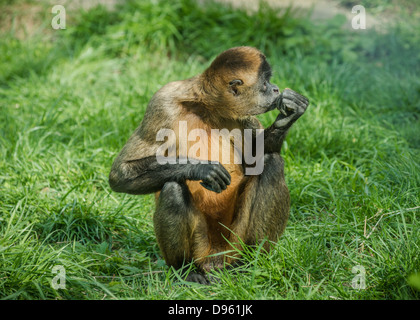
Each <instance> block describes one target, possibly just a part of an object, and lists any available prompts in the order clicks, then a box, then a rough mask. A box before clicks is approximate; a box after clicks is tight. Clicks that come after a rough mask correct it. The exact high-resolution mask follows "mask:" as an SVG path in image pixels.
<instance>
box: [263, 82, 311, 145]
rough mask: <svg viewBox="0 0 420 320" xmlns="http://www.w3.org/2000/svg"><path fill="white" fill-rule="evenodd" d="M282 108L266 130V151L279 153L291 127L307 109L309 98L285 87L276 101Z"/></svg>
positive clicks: (279, 107)
mask: <svg viewBox="0 0 420 320" xmlns="http://www.w3.org/2000/svg"><path fill="white" fill-rule="evenodd" d="M275 103H276V104H277V106H278V109H279V110H280V113H279V115H278V116H277V118H276V120H275V121H274V123H273V124H272V125H271V126H270V127H268V128H267V129H265V130H264V153H274V152H275V153H279V152H280V151H281V147H282V145H283V141H284V139H285V138H286V135H287V132H288V131H289V129H290V127H291V126H292V125H293V123H295V121H296V120H297V119H299V118H300V117H301V116H302V115H303V114H304V113H305V111H306V108H307V107H308V104H309V100H308V99H307V98H306V97H304V96H302V95H300V94H298V93H297V92H295V91H293V90H291V89H285V90H284V91H283V92H282V94H281V95H280V97H279V99H278V101H276V102H275Z"/></svg>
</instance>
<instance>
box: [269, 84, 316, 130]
mask: <svg viewBox="0 0 420 320" xmlns="http://www.w3.org/2000/svg"><path fill="white" fill-rule="evenodd" d="M280 99H281V100H280V104H279V105H278V110H280V114H279V115H278V116H277V119H276V121H275V122H274V125H275V127H277V128H288V127H290V125H291V124H292V123H293V122H295V121H296V120H297V119H298V118H299V117H300V116H301V115H303V114H304V113H305V111H306V108H307V107H308V104H309V100H308V98H306V97H305V96H302V95H301V94H299V93H297V92H295V91H293V90H292V89H289V88H286V89H285V90H284V91H283V92H282V94H281V97H280Z"/></svg>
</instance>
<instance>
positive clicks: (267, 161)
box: [232, 153, 290, 250]
mask: <svg viewBox="0 0 420 320" xmlns="http://www.w3.org/2000/svg"><path fill="white" fill-rule="evenodd" d="M289 210H290V196H289V190H288V188H287V186H286V183H285V180H284V160H283V158H282V157H281V156H280V154H278V153H267V154H265V155H264V170H263V172H262V173H261V174H260V175H255V176H249V178H248V181H247V182H246V185H245V187H244V189H243V191H242V193H241V194H240V197H239V198H238V205H237V213H236V218H235V221H234V223H233V226H232V231H233V232H234V234H236V235H237V236H238V237H240V238H241V239H242V241H243V242H244V243H245V244H247V245H255V244H257V243H258V241H259V240H263V239H267V240H269V241H277V240H278V238H279V237H280V235H281V234H282V233H283V231H284V229H285V227H286V224H287V220H288V218H289ZM269 247H270V244H269V242H266V243H265V244H264V248H265V249H266V250H268V249H269Z"/></svg>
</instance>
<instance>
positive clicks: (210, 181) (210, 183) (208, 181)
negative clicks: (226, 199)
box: [200, 179, 222, 193]
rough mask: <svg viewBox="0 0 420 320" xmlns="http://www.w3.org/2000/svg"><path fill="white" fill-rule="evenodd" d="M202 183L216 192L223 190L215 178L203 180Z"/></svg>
mask: <svg viewBox="0 0 420 320" xmlns="http://www.w3.org/2000/svg"><path fill="white" fill-rule="evenodd" d="M200 184H201V185H202V186H203V187H204V188H206V189H207V190H210V191H213V192H216V193H220V192H222V189H221V188H220V186H219V184H218V183H217V182H216V181H214V180H213V179H206V180H203V182H200Z"/></svg>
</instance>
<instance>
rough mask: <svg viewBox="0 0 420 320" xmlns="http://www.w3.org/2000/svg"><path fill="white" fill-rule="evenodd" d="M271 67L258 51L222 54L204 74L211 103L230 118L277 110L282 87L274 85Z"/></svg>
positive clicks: (244, 49)
mask: <svg viewBox="0 0 420 320" xmlns="http://www.w3.org/2000/svg"><path fill="white" fill-rule="evenodd" d="M271 74H272V72H271V67H270V65H269V64H268V62H267V60H266V58H265V56H264V55H263V54H262V53H261V52H260V51H259V50H257V49H256V48H252V47H236V48H231V49H229V50H226V51H224V52H222V53H221V54H220V55H219V56H218V57H217V58H216V59H215V60H214V61H213V62H212V64H211V65H210V67H209V68H208V69H207V70H206V71H205V72H204V73H203V75H202V79H203V81H202V83H203V89H204V90H203V91H204V92H206V94H207V102H209V103H208V104H210V105H212V106H213V110H214V111H218V113H219V114H220V116H222V117H227V118H234V119H235V118H236V119H237V118H244V117H248V116H252V115H257V114H261V113H265V112H267V111H270V110H273V109H274V108H275V107H276V105H277V104H278V103H277V102H278V101H279V99H280V90H279V88H278V87H277V86H276V85H274V84H271V83H270V78H271Z"/></svg>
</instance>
